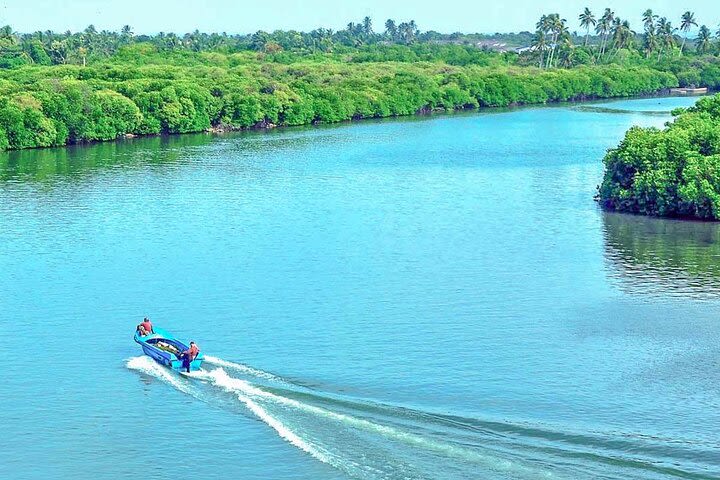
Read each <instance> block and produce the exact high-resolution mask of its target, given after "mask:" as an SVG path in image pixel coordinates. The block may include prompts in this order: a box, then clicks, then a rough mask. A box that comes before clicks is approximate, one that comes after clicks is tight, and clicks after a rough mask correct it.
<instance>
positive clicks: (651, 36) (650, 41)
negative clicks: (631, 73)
mask: <svg viewBox="0 0 720 480" xmlns="http://www.w3.org/2000/svg"><path fill="white" fill-rule="evenodd" d="M658 48H660V40H659V38H658V36H657V34H656V33H655V29H653V30H647V31H646V32H645V40H644V42H643V50H644V51H645V58H650V55H652V54H653V52H655V51H656V50H657V49H658Z"/></svg>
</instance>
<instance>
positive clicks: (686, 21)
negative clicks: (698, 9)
mask: <svg viewBox="0 0 720 480" xmlns="http://www.w3.org/2000/svg"><path fill="white" fill-rule="evenodd" d="M693 25H694V26H696V27H697V22H696V21H695V14H694V13H693V12H690V11H687V12H685V13H683V14H682V17H681V19H680V31H681V32H685V36H684V37H683V41H682V45H680V55H682V53H683V49H684V48H685V42H686V41H687V35H688V34H687V32H688V31H689V30H690V29H691V28H692V27H693Z"/></svg>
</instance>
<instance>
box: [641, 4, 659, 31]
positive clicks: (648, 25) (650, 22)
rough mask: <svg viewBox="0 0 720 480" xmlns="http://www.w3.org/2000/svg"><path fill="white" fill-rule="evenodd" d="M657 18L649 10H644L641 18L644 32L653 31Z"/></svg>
mask: <svg viewBox="0 0 720 480" xmlns="http://www.w3.org/2000/svg"><path fill="white" fill-rule="evenodd" d="M657 18H658V16H657V15H654V14H653V11H652V10H651V9H649V8H648V9H647V10H645V13H643V16H642V19H643V26H644V27H645V32H650V31H653V32H654V31H655V20H657Z"/></svg>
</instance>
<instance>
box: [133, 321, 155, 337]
mask: <svg viewBox="0 0 720 480" xmlns="http://www.w3.org/2000/svg"><path fill="white" fill-rule="evenodd" d="M137 330H138V332H139V333H140V336H141V337H144V336H146V335H150V334H151V333H155V331H154V330H153V325H152V322H151V321H150V319H149V318H147V317H145V318H144V319H143V321H142V323H141V324H140V325H138V326H137Z"/></svg>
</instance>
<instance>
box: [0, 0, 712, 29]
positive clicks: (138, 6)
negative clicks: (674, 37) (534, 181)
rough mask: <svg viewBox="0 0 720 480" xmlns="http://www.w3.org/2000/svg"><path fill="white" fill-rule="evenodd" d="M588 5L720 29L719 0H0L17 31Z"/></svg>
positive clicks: (336, 24) (515, 17)
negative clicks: (692, 19)
mask: <svg viewBox="0 0 720 480" xmlns="http://www.w3.org/2000/svg"><path fill="white" fill-rule="evenodd" d="M586 6H588V7H590V8H591V10H593V11H594V12H595V13H596V15H597V16H599V14H601V13H602V11H603V10H604V9H605V7H610V8H612V9H613V10H614V11H615V13H616V14H617V15H619V16H620V17H623V18H627V19H629V20H630V22H631V24H632V25H634V26H635V29H636V30H640V25H641V20H640V17H641V15H642V12H643V11H645V9H646V8H652V9H653V11H654V12H655V13H658V14H660V15H661V16H667V17H668V19H670V20H672V21H673V23H674V24H676V25H677V24H678V23H679V20H678V19H679V17H680V15H681V14H682V12H684V11H686V10H691V11H694V12H695V16H696V17H697V19H698V23H699V24H701V25H702V24H707V25H708V26H709V27H710V28H711V29H712V31H713V32H715V31H716V30H717V29H718V28H719V27H720V0H673V1H668V0H642V1H640V0H623V1H608V0H605V1H594V0H583V1H576V0H564V1H563V0H545V1H542V2H537V1H532V0H513V1H489V2H488V1H483V0H446V1H441V2H439V1H437V0H435V1H427V0H355V1H352V0H269V1H268V0H264V1H263V0H251V1H248V0H245V1H240V0H235V1H233V0H212V1H205V0H122V1H120V0H0V24H2V25H5V24H9V25H11V26H12V27H13V28H14V29H15V30H16V31H19V32H32V31H36V30H55V31H65V30H72V31H78V30H82V29H84V28H85V27H87V26H88V25H90V24H93V25H95V27H96V28H97V29H98V30H104V29H107V30H119V29H120V28H121V27H122V26H123V25H130V26H132V27H133V31H135V32H136V33H147V34H153V33H157V32H160V31H164V32H176V33H184V32H190V31H193V30H195V29H199V30H200V31H204V32H227V33H231V34H234V33H253V32H256V31H258V30H266V31H272V30H278V29H280V30H289V29H295V30H302V31H309V30H312V29H314V28H317V27H324V28H332V29H334V30H339V29H342V28H344V26H345V25H347V23H348V22H350V21H355V22H357V21H359V20H360V19H362V18H363V17H365V16H366V15H367V16H370V17H371V18H372V19H373V21H374V25H375V27H376V28H375V29H376V30H378V31H381V30H383V28H382V25H383V24H384V23H385V20H386V19H387V18H393V19H395V20H396V21H397V22H398V23H399V22H401V21H408V20H411V19H412V20H415V21H416V22H417V24H418V26H419V28H420V29H421V30H437V31H439V32H443V33H452V32H464V33H474V32H479V33H494V32H515V31H521V30H533V29H534V25H535V23H536V21H537V19H538V18H539V17H540V15H542V14H543V13H559V14H560V15H561V16H562V17H563V18H566V19H567V20H568V22H569V27H570V30H575V29H577V30H580V28H579V27H578V25H577V16H578V14H579V13H580V12H581V11H582V10H583V9H584V7H586Z"/></svg>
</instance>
